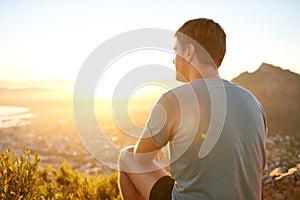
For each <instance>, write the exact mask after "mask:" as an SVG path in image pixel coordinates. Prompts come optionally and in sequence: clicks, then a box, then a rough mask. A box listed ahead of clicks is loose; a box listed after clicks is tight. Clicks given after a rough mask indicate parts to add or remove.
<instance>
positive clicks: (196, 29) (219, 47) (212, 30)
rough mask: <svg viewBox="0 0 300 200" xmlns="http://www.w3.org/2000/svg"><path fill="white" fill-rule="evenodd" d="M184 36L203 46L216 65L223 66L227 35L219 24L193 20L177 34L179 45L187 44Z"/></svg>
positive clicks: (186, 23)
mask: <svg viewBox="0 0 300 200" xmlns="http://www.w3.org/2000/svg"><path fill="white" fill-rule="evenodd" d="M182 35H183V36H187V37H189V38H191V39H192V40H194V41H195V42H197V43H198V44H199V45H200V46H202V47H203V48H204V49H205V51H206V52H207V53H208V54H209V56H210V58H211V59H212V60H213V62H214V65H216V66H217V67H219V66H220V65H221V63H222V61H223V58H224V55H225V52H226V34H225V32H224V30H223V28H222V27H221V26H220V25H219V24H218V23H216V22H214V21H213V20H211V19H206V18H198V19H192V20H189V21H187V22H185V23H184V24H183V25H182V26H181V27H180V28H179V29H178V30H177V31H176V33H175V37H177V38H178V40H179V43H181V44H186V42H185V41H184V39H183V37H182ZM198 53H199V52H198Z"/></svg>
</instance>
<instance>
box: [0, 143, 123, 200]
mask: <svg viewBox="0 0 300 200" xmlns="http://www.w3.org/2000/svg"><path fill="white" fill-rule="evenodd" d="M39 161H40V159H39V156H38V155H37V154H35V155H34V159H33V160H32V161H31V158H30V151H29V150H27V151H25V155H21V156H19V157H16V158H15V157H14V153H11V152H10V150H9V149H7V150H6V151H5V152H4V153H1V158H0V199H11V200H21V199H22V200H24V199H28V200H29V199H30V200H31V199H42V200H65V199H67V200H74V199H79V200H80V199H84V200H98V199H105V200H118V199H121V197H120V194H119V190H118V184H117V174H116V173H113V174H111V175H110V176H105V175H95V176H88V175H87V174H81V173H78V172H74V171H73V170H72V168H71V167H70V165H69V163H68V162H64V163H62V164H61V166H60V168H59V169H55V168H53V167H52V166H51V165H49V166H47V167H44V168H41V169H38V167H39Z"/></svg>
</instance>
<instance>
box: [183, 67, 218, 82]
mask: <svg viewBox="0 0 300 200" xmlns="http://www.w3.org/2000/svg"><path fill="white" fill-rule="evenodd" d="M198 69H199V70H198ZM220 78H221V77H220V75H219V72H218V69H217V68H214V67H212V66H205V67H203V66H202V67H198V68H197V69H195V68H193V69H191V70H190V73H189V77H188V81H189V82H190V81H193V80H197V79H220Z"/></svg>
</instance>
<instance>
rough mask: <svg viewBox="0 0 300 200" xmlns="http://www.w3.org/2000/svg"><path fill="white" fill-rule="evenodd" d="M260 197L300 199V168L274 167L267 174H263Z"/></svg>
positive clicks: (278, 199)
mask: <svg viewBox="0 0 300 200" xmlns="http://www.w3.org/2000/svg"><path fill="white" fill-rule="evenodd" d="M262 182H263V188H262V199H264V200H268V199H274V200H286V199H287V200H299V199H300V168H299V165H298V166H297V167H293V168H290V169H285V168H276V169H274V170H273V171H272V172H271V173H270V174H269V176H264V178H263V180H262Z"/></svg>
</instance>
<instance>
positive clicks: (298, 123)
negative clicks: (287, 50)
mask: <svg viewBox="0 0 300 200" xmlns="http://www.w3.org/2000/svg"><path fill="white" fill-rule="evenodd" d="M232 82H234V83H237V84H238V85H240V86H242V87H244V88H246V89H248V90H250V91H251V92H252V93H253V94H254V95H255V96H256V97H257V99H258V100H259V101H260V102H261V103H262V105H263V107H264V109H265V111H266V113H267V121H268V128H269V133H270V134H272V133H284V134H288V135H293V136H299V137H300V101H299V99H300V75H299V74H296V73H294V72H291V71H289V70H283V69H281V68H280V67H275V66H273V65H270V64H266V63H263V64H262V65H261V66H260V67H259V69H258V70H256V71H255V72H253V73H249V72H245V73H242V74H241V75H239V76H238V77H236V78H234V79H233V80H232Z"/></svg>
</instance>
